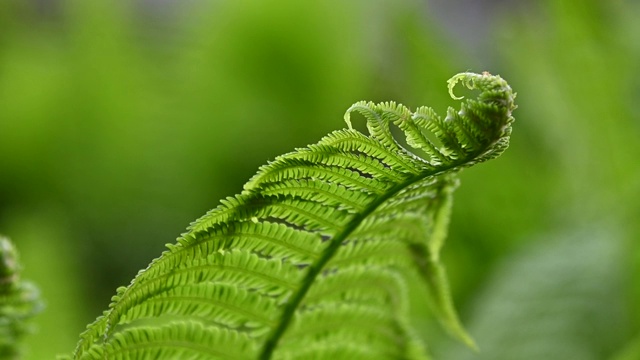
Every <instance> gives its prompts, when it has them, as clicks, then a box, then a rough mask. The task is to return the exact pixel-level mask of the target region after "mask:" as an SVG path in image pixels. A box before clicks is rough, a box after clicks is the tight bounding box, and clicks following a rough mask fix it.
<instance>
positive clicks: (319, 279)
mask: <svg viewBox="0 0 640 360" xmlns="http://www.w3.org/2000/svg"><path fill="white" fill-rule="evenodd" d="M460 81H462V83H463V84H464V85H465V86H466V87H468V88H471V89H478V90H479V91H480V93H479V95H478V98H477V99H475V100H465V101H463V102H462V105H461V109H460V110H459V111H454V110H453V109H449V111H448V113H447V116H446V117H445V118H444V119H443V118H441V117H439V116H437V115H436V114H435V112H434V111H433V110H431V109H429V108H425V107H423V108H419V109H418V110H417V111H415V112H411V111H409V110H408V109H407V108H406V107H404V106H402V105H399V104H396V103H393V102H387V103H381V104H373V103H370V102H359V103H356V104H354V105H353V106H352V107H351V108H349V109H348V110H347V113H346V115H345V120H346V122H347V124H348V128H347V129H344V130H339V131H335V132H333V133H330V134H329V135H327V136H326V137H324V138H323V139H321V140H320V141H319V142H318V143H316V144H314V145H309V146H308V147H306V148H302V149H297V150H296V151H294V152H292V153H288V154H285V155H282V156H279V157H277V158H276V159H275V161H273V162H271V163H269V164H267V165H265V166H263V167H261V168H260V169H259V171H258V173H257V174H256V175H255V176H254V177H253V178H252V179H250V180H249V182H248V183H247V184H246V185H245V187H244V191H242V193H241V194H239V195H237V196H235V197H229V198H227V199H224V200H222V204H221V205H220V206H218V207H217V208H215V209H213V210H211V211H210V212H208V213H207V214H206V215H204V216H203V217H202V218H200V219H198V220H197V221H195V222H194V223H193V224H191V226H190V227H189V228H188V232H187V233H185V234H183V235H182V236H181V237H180V238H179V239H178V241H177V244H173V245H168V250H167V251H165V252H164V253H163V254H162V256H161V257H159V258H158V259H156V260H154V261H153V262H152V263H151V264H150V265H149V267H147V268H146V269H145V270H143V271H141V272H140V273H139V274H138V275H137V276H136V278H135V279H134V280H133V281H132V283H131V284H130V285H129V286H128V287H126V288H124V287H123V288H120V289H118V291H117V294H116V296H114V298H113V301H112V304H111V306H110V307H109V309H108V310H107V311H106V312H105V313H104V314H103V316H101V317H100V318H98V319H97V320H96V322H95V323H93V324H91V325H90V326H89V327H88V329H87V331H86V332H85V333H83V334H82V335H81V340H80V342H79V344H78V347H77V348H76V351H75V353H74V357H75V358H76V359H140V358H154V359H160V358H166V359H170V358H181V359H196V358H203V359H211V358H220V359H270V358H275V359H327V358H336V359H337V358H341V359H358V358H361V359H393V358H426V357H427V356H426V354H425V351H424V346H423V344H422V342H421V340H420V338H419V337H418V336H417V335H416V334H415V333H414V331H413V330H412V329H411V327H410V325H409V323H410V321H409V316H410V313H411V309H409V305H408V304H409V301H408V299H409V298H410V296H411V294H413V293H414V291H415V289H414V287H415V286H426V287H427V288H428V290H429V292H428V293H429V294H430V298H429V299H425V302H428V303H429V304H430V305H431V307H432V309H433V310H434V313H435V314H436V315H437V316H438V318H439V319H440V320H441V322H442V323H443V324H444V326H445V327H446V328H447V329H448V330H449V331H450V332H451V333H452V334H453V335H455V336H457V337H458V338H459V339H461V340H462V341H464V342H465V343H467V344H469V345H471V346H473V342H472V340H471V339H470V337H469V336H468V335H467V334H466V333H465V331H464V330H463V328H462V326H461V325H460V323H459V321H458V319H457V316H456V314H455V311H454V309H453V305H452V302H451V298H450V296H449V291H448V287H447V280H446V277H445V272H444V269H443V268H442V266H441V264H440V261H439V251H440V248H441V246H442V244H443V241H444V238H445V236H446V228H447V225H448V219H449V211H450V208H451V194H452V191H453V190H454V188H455V187H456V185H457V179H456V173H457V172H458V171H459V170H461V169H462V168H465V167H469V166H471V165H473V164H475V163H478V162H481V161H485V160H488V159H491V158H494V157H496V156H498V155H499V154H500V153H502V151H503V150H504V149H505V148H506V147H507V146H508V141H509V135H510V132H511V123H512V122H513V117H512V116H511V112H512V110H513V109H514V108H515V105H514V98H515V95H514V93H513V92H512V90H511V88H510V87H509V86H508V85H507V83H506V82H505V81H504V80H502V79H501V78H500V77H499V76H493V75H490V74H488V73H484V74H473V73H463V74H458V75H456V76H454V77H453V78H452V79H451V80H450V82H449V89H450V91H451V90H452V89H453V87H454V86H455V85H456V83H457V82H460ZM354 112H356V113H360V114H362V115H364V117H365V118H366V124H367V128H368V131H369V134H368V135H366V134H363V133H361V132H359V131H357V130H355V129H353V127H352V126H351V114H352V113H354ZM392 126H396V127H398V128H400V129H401V130H402V131H403V132H404V133H405V135H406V141H407V143H408V144H409V146H411V147H413V148H414V149H418V150H416V151H420V152H421V153H423V154H425V156H424V157H420V156H417V155H415V154H414V153H413V152H412V150H410V149H408V148H406V147H403V146H402V145H400V143H399V142H398V141H396V139H395V138H394V137H393V131H392ZM436 139H437V140H436ZM417 279H419V280H420V281H419V282H418V281H417Z"/></svg>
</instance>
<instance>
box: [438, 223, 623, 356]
mask: <svg viewBox="0 0 640 360" xmlns="http://www.w3.org/2000/svg"><path fill="white" fill-rule="evenodd" d="M621 240H622V238H621V236H620V235H619V234H617V233H615V232H608V231H606V230H598V229H593V228H588V229H582V230H581V231H572V232H570V233H566V234H558V235H552V236H547V237H543V238H541V239H539V241H537V242H536V243H534V244H532V245H531V246H528V247H526V248H524V249H523V250H522V251H521V252H519V253H517V254H514V255H513V256H512V257H510V258H508V259H507V260H506V261H505V262H504V263H503V264H502V265H501V266H499V267H498V268H497V269H496V271H495V274H494V276H493V277H492V278H491V279H490V281H489V283H488V285H487V286H486V288H485V290H484V294H483V295H481V296H480V297H479V299H477V302H476V303H475V306H474V309H473V312H472V316H471V321H470V323H469V329H470V332H471V334H472V335H473V336H474V337H476V339H477V343H478V346H479V347H480V353H478V354H473V353H471V352H469V351H466V350H464V349H461V348H458V347H451V348H449V349H448V350H447V351H444V353H443V354H441V356H439V357H436V358H441V359H461V360H462V359H491V360H502V359H504V360H520V359H522V360H530V359H581V360H598V359H604V358H607V357H608V356H610V355H611V354H612V353H613V352H614V351H615V349H616V348H617V347H618V346H619V345H620V344H621V343H622V342H623V341H624V337H625V336H626V330H627V325H628V323H627V321H626V320H627V319H626V317H625V309H624V302H623V301H622V284H623V282H622V269H623V267H622V266H621V264H620V261H621V259H623V257H622V251H621V250H622V248H621V244H622V241H621Z"/></svg>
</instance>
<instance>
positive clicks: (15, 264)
mask: <svg viewBox="0 0 640 360" xmlns="http://www.w3.org/2000/svg"><path fill="white" fill-rule="evenodd" d="M20 273H21V269H20V262H19V260H18V252H17V251H16V249H15V247H14V245H13V243H12V242H11V241H9V239H7V238H6V237H4V236H1V235H0V359H7V360H9V359H19V358H20V354H21V352H22V351H21V345H22V344H21V341H22V337H23V336H24V335H25V334H26V333H28V332H29V324H28V322H27V320H29V319H30V318H31V317H33V316H35V315H36V314H37V313H39V312H40V311H41V310H42V306H43V304H42V301H41V300H40V293H39V291H38V289H37V288H36V287H35V286H34V285H33V284H32V283H30V282H28V281H24V280H22V279H21V278H20V275H21V274H20Z"/></svg>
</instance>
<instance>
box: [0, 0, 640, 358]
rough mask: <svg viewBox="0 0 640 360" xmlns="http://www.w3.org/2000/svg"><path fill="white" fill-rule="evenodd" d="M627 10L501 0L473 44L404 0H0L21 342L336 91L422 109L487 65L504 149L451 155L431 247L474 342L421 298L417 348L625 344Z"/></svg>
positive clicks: (55, 336)
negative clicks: (471, 157) (479, 162)
mask: <svg viewBox="0 0 640 360" xmlns="http://www.w3.org/2000/svg"><path fill="white" fill-rule="evenodd" d="M49 3H50V4H52V5H49V6H48V7H47V6H44V5H43V4H49ZM38 4H39V5H38ZM145 4H146V5H145ZM149 4H151V5H149ZM154 4H155V5H154ZM639 15H640V7H639V6H638V5H637V4H635V3H633V2H632V1H610V2H609V1H607V2H601V1H595V0H590V1H583V2H571V1H568V0H561V1H552V0H549V1H543V2H539V3H537V4H535V5H534V4H529V5H526V6H525V5H519V6H515V5H509V4H508V3H503V4H502V6H501V7H499V8H496V13H495V14H492V17H491V19H487V20H485V22H486V23H488V24H489V26H490V27H491V29H492V31H491V32H489V33H488V34H489V35H488V36H487V37H486V38H485V39H483V40H482V44H481V45H480V46H477V47H475V48H476V49H481V51H480V55H482V56H478V51H470V50H469V48H470V45H469V44H468V43H465V42H464V40H459V39H455V38H453V37H452V36H451V35H447V33H446V31H445V29H443V28H442V27H440V26H438V25H436V24H440V23H442V21H438V20H437V17H438V15H437V13H436V12H434V11H433V10H432V9H431V8H430V7H429V4H428V3H423V2H417V1H410V0H406V1H405V0H403V1H391V0H381V1H374V2H371V1H364V0H355V1H338V0H331V1H304V2H301V1H295V0H285V1H282V0H279V1H275V0H269V1H261V2H255V1H200V2H189V3H188V4H178V2H175V3H172V2H160V1H156V2H153V1H148V2H144V3H143V2H138V3H133V2H124V1H106V0H96V1H81V0H65V1H58V2H36V1H33V2H28V1H19V0H7V1H2V2H0V231H1V232H3V233H4V234H6V235H9V236H10V237H11V238H12V239H13V240H14V241H15V242H16V244H17V246H18V248H19V250H20V253H21V254H22V261H23V264H24V266H25V271H24V273H25V277H27V278H29V279H31V280H33V281H34V282H36V283H38V285H39V287H40V288H41V290H42V294H43V297H44V298H45V300H46V302H47V309H46V311H45V313H43V314H41V315H40V317H39V318H38V319H36V321H34V323H35V324H36V325H37V326H38V327H39V329H40V331H39V332H38V333H37V334H34V335H33V336H31V337H30V338H29V339H27V340H28V345H30V350H29V354H28V355H29V356H28V358H33V359H45V358H51V357H52V356H53V355H54V354H57V353H67V352H69V351H70V350H71V349H72V348H73V346H74V344H75V341H76V339H77V335H78V334H79V333H80V331H81V330H82V329H83V328H84V326H85V325H86V324H87V323H88V322H89V321H91V320H92V319H93V318H95V316H97V315H98V314H99V313H100V311H101V310H102V309H104V308H105V307H106V305H107V304H108V302H109V298H110V296H111V295H112V294H113V292H114V289H115V287H116V286H118V285H123V284H126V283H128V281H129V280H130V279H131V278H132V277H133V275H134V274H135V273H136V271H137V270H138V269H141V268H143V267H145V266H146V265H147V264H148V262H149V261H150V260H151V259H152V258H153V257H156V256H157V255H159V253H160V251H162V249H163V246H164V244H165V243H167V242H172V241H173V239H174V238H175V237H176V235H178V234H179V233H181V232H183V231H184V228H185V227H186V225H187V224H188V223H189V221H192V220H194V219H195V218H197V217H198V216H200V215H201V214H203V213H204V212H205V211H206V210H208V209H210V208H212V207H214V206H216V205H217V201H218V199H220V198H222V197H224V196H227V195H231V194H234V193H237V192H239V190H240V188H241V186H242V184H243V183H244V182H245V181H246V180H247V179H248V178H249V177H250V176H251V175H252V174H253V173H254V172H255V171H256V169H257V167H258V166H259V165H261V164H263V163H264V162H265V161H266V160H267V159H272V158H273V157H275V156H276V155H278V154H280V153H282V152H286V151H289V150H291V149H292V148H293V147H296V146H303V145H306V144H308V143H312V142H315V141H316V140H317V139H319V138H320V137H321V136H322V135H324V134H325V133H327V132H329V131H331V130H333V129H336V128H339V127H342V126H343V124H342V120H341V119H342V114H343V112H344V110H345V109H346V108H347V107H348V106H349V105H350V104H352V103H354V102H355V101H357V100H362V99H366V100H372V101H382V100H390V99H392V100H396V101H399V102H402V103H404V104H406V105H407V106H409V107H416V106H419V105H429V106H433V107H434V108H435V109H436V110H438V111H439V112H440V111H442V110H443V109H444V108H445V107H446V106H447V105H449V104H450V100H448V95H447V93H446V88H445V86H446V79H448V78H449V77H450V76H451V75H453V74H454V73H457V72H459V71H464V70H473V71H483V70H489V71H491V72H493V73H498V74H500V75H501V76H503V77H504V78H505V79H507V80H508V81H509V83H510V84H511V85H512V87H513V88H514V89H516V91H517V92H518V93H519V95H518V99H517V100H518V104H519V106H520V108H519V109H518V110H516V112H515V114H514V115H515V117H516V119H517V123H516V124H515V130H514V133H513V138H512V142H511V143H512V145H511V148H510V149H509V151H507V153H505V156H504V157H503V158H501V159H500V160H499V161H495V162H491V163H487V164H486V165H484V166H482V167H478V168H477V169H475V168H474V169H472V170H469V171H468V172H465V173H464V174H463V175H462V186H461V187H460V189H459V190H458V192H457V194H456V195H457V196H456V202H455V205H454V216H453V219H452V223H451V225H452V229H451V231H450V238H449V241H448V244H447V247H445V251H444V257H445V260H444V261H445V263H446V264H447V266H448V268H449V269H450V270H449V272H450V278H451V280H452V286H453V291H454V298H455V299H456V302H457V303H458V304H459V307H460V309H461V312H462V315H463V316H462V317H463V320H464V322H466V323H468V324H469V326H470V331H471V333H472V334H474V335H475V336H476V338H477V340H478V343H479V346H480V348H481V350H482V352H481V353H480V354H479V355H475V354H473V353H472V352H470V351H468V350H465V349H461V348H460V345H457V344H453V343H451V342H450V341H449V340H448V339H446V338H441V337H440V335H438V334H439V333H438V331H435V330H434V329H432V325H431V323H432V321H431V320H428V319H427V320H426V321H424V324H423V323H422V322H420V324H421V326H422V327H423V330H424V332H425V334H426V335H425V336H429V337H430V338H431V340H430V344H431V345H432V348H433V350H434V353H436V354H440V355H441V356H440V357H441V358H445V359H446V358H474V359H475V358H490V359H498V358H500V356H501V357H502V358H505V359H517V358H525V357H524V356H526V354H531V353H530V352H528V351H530V350H528V349H530V348H531V347H536V348H540V346H539V345H536V344H546V345H545V346H546V348H545V349H547V350H548V351H550V352H552V353H553V351H558V353H560V351H568V352H569V353H568V355H567V357H565V358H569V355H574V357H576V358H577V357H579V356H581V355H580V354H588V356H591V357H593V358H594V359H596V358H597V359H599V358H609V357H611V358H613V356H614V353H615V352H616V351H617V350H619V351H620V353H621V354H622V353H623V349H622V348H623V347H624V346H627V345H625V344H626V343H629V344H630V345H629V347H627V350H626V351H627V353H626V354H624V356H629V355H627V354H628V353H630V352H631V351H637V348H638V347H637V346H635V349H636V350H633V349H634V347H633V343H632V340H631V339H632V338H634V336H635V337H636V338H638V336H639V334H640V307H638V305H637V304H639V303H640V285H638V281H637V279H638V278H640V246H639V243H638V239H639V238H640V231H639V230H640V225H638V224H637V220H636V219H637V218H638V215H640V214H639V213H640V206H639V204H640V167H639V166H638V165H637V164H638V161H639V160H638V159H640V142H638V141H637V137H638V135H640V111H639V110H638V106H637V104H636V102H637V100H638V98H639V96H640V74H639V72H640V68H639V67H638V66H637V64H638V63H640V45H639V44H640V38H639V36H638V34H640V24H639V23H638V22H637V18H638V16H639ZM463 25H464V24H460V25H459V26H463ZM486 59H489V60H486ZM589 271H591V273H589ZM509 274H511V275H512V276H509ZM514 274H519V276H518V277H517V278H514V276H513V275H514ZM545 274H546V275H545ZM567 284H572V285H574V286H567ZM524 294H526V296H527V299H528V300H529V301H528V302H527V303H525V302H524V301H523V300H522V296H523V295H524ZM501 295H502V296H501ZM567 299H569V300H572V299H579V301H580V304H581V305H580V306H565V305H564V303H563V301H564V300H567ZM525 309H526V310H525ZM548 317H552V318H553V320H554V321H552V322H545V321H542V320H543V319H546V318H548ZM545 326H547V328H545ZM516 328H517V329H520V330H521V331H518V332H515V331H510V329H516ZM521 334H526V336H525V335H522V336H520V335H521ZM576 334H577V335H576ZM516 335H518V336H519V337H518V338H517V339H515V338H514V336H516ZM563 336H564V337H563ZM636 342H637V340H636ZM483 343H485V344H486V346H483ZM504 343H509V344H510V346H509V347H501V346H499V345H500V344H504ZM554 346H555V347H554ZM567 349H569V350H567ZM571 349H577V350H571ZM629 349H630V350H629ZM541 351H542V350H541ZM571 351H582V352H581V353H574V354H571ZM523 354H525V355H523ZM585 356H586V355H585ZM620 356H623V355H620ZM630 356H633V355H630ZM631 358H633V357H631Z"/></svg>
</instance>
